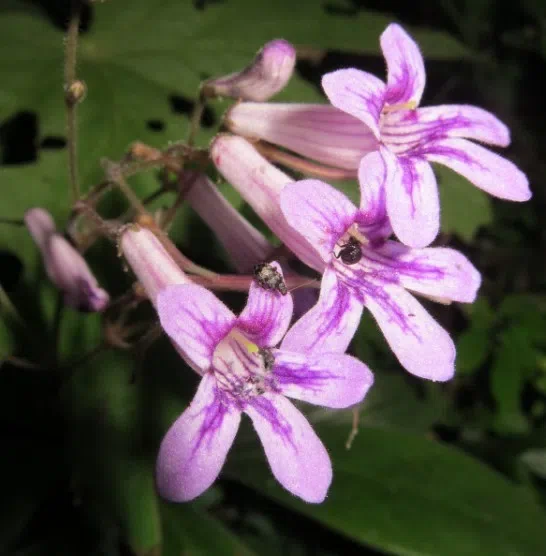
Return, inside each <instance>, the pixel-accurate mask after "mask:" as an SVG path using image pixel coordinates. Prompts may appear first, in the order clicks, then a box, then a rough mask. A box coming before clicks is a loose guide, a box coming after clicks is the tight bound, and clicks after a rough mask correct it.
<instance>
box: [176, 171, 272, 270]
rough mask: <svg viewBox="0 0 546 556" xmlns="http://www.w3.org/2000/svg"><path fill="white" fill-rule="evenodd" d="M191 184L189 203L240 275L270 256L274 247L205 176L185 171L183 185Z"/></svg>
mask: <svg viewBox="0 0 546 556" xmlns="http://www.w3.org/2000/svg"><path fill="white" fill-rule="evenodd" d="M186 184H191V185H190V186H189V189H188V190H187V193H186V196H185V198H186V200H187V201H188V202H189V204H190V205H191V207H192V208H193V209H194V210H195V212H196V213H197V214H198V215H199V216H200V217H201V218H202V219H203V220H204V221H205V223H206V224H207V225H208V226H209V228H210V229H211V230H212V231H213V232H214V233H215V235H216V236H217V237H218V240H219V241H220V242H221V243H222V245H223V247H224V249H225V250H226V252H227V254H228V255H229V256H230V258H231V260H232V261H233V265H234V266H235V268H236V269H237V271H239V272H248V271H249V270H251V269H252V267H253V266H254V265H255V264H256V263H258V262H260V261H263V260H265V259H267V258H268V256H269V255H270V254H271V252H272V250H273V246H272V245H271V244H270V243H269V241H268V240H267V239H266V238H265V237H264V236H263V234H262V233H261V232H259V231H258V230H257V229H256V228H255V227H254V226H253V225H252V224H251V223H250V222H249V221H248V220H247V219H246V218H244V216H243V215H242V214H240V213H239V212H238V211H237V210H235V208H234V207H233V205H231V204H230V203H229V201H227V199H226V198H225V197H224V196H223V195H222V194H221V193H220V192H219V191H218V189H217V188H216V186H215V185H214V184H213V183H212V182H211V181H210V180H209V179H208V178H207V176H205V175H204V174H197V173H195V172H190V171H188V172H184V173H183V174H182V175H181V177H180V186H181V187H182V188H184V187H185V185H186Z"/></svg>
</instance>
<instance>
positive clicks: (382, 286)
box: [280, 152, 481, 380]
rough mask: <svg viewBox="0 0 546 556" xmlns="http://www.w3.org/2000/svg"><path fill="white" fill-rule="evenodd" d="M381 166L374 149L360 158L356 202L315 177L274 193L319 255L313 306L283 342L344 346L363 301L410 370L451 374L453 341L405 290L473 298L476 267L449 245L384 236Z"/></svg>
mask: <svg viewBox="0 0 546 556" xmlns="http://www.w3.org/2000/svg"><path fill="white" fill-rule="evenodd" d="M386 179H387V169H386V168H385V164H384V161H383V158H382V157H381V155H380V154H379V153H377V152H375V153H370V154H369V155H367V156H366V157H365V158H364V159H363V161H362V164H361V165H360V170H359V181H360V187H361V195H362V197H361V203H360V208H357V207H355V206H354V205H353V203H352V202H351V201H350V200H349V199H348V198H347V197H345V195H343V194H342V193H340V192H339V191H337V190H336V189H334V188H333V187H331V186H330V185H328V184H326V183H323V182H321V181H318V180H303V181H298V182H294V183H292V184H289V185H287V186H286V187H285V188H284V189H283V190H282V192H281V194H280V204H281V209H282V212H283V214H284V217H285V219H286V220H287V222H288V223H289V224H290V225H291V226H292V227H293V228H294V229H295V230H297V231H298V232H299V233H300V234H301V235H302V236H303V238H305V239H306V240H307V241H308V242H309V243H310V244H312V245H314V246H315V248H316V249H317V251H318V252H319V253H320V254H321V256H322V259H323V261H324V264H325V266H326V269H325V271H324V275H323V279H322V285H321V291H320V297H319V301H318V303H317V305H316V306H315V307H314V308H313V309H311V310H310V311H309V312H308V313H306V314H305V315H304V316H303V317H302V318H301V319H300V320H299V321H298V322H297V323H296V324H295V325H294V326H293V327H292V329H291V331H290V336H289V337H287V338H286V340H285V341H284V343H283V346H284V347H286V348H287V349H293V347H294V346H298V349H302V350H305V349H310V350H312V349H313V348H314V347H315V345H318V344H320V345H321V346H322V349H325V350H329V351H344V350H345V349H346V348H347V346H348V345H349V342H350V341H351V339H352V337H353V335H354V333H355V330H356V328H357V326H358V323H359V322H360V318H361V315H362V309H363V306H366V307H367V308H368V309H369V310H370V312H371V313H372V315H373V316H374V318H375V319H376V321H377V323H378V325H379V327H380V328H381V330H382V332H383V334H384V335H385V338H386V340H387V342H388V343H389V345H390V347H391V349H392V350H393V352H394V353H395V355H396V356H397V357H398V360H399V361H400V363H401V364H402V365H403V366H404V367H405V368H406V369H407V370H408V371H409V372H410V373H412V374H414V375H416V376H419V377H422V378H427V379H431V380H449V379H450V378H451V377H452V376H453V373H454V371H455V369H454V360H455V346H454V344H453V342H452V340H451V338H450V337H449V334H448V333H447V332H446V331H445V330H444V329H443V328H442V327H441V326H440V325H439V324H438V323H437V322H436V321H435V320H434V319H433V318H432V317H431V316H430V315H429V314H428V313H427V311H425V309H424V308H423V307H422V305H421V304H420V303H419V302H418V301H417V300H416V299H415V298H414V297H413V296H412V295H411V294H410V293H409V292H408V290H410V291H413V292H415V293H418V294H421V295H424V296H425V297H429V298H432V299H433V300H437V301H440V302H444V303H446V302H451V301H461V302H472V301H474V299H475V297H476V292H477V289H478V288H479V286H480V281H481V279H480V274H479V273H478V271H477V270H476V269H475V268H474V267H473V266H472V264H471V263H470V262H469V261H468V259H467V258H466V257H464V256H463V255H462V254H461V253H459V252H457V251H455V250H453V249H448V248H440V247H429V248H424V249H413V248H410V247H407V246H405V245H402V244H400V243H398V242H395V241H392V240H388V239H387V238H388V237H389V236H390V234H391V232H392V230H391V228H390V224H389V220H388V218H387V212H386V201H385V192H386V188H385V180H386Z"/></svg>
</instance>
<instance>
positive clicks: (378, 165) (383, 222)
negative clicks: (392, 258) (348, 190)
mask: <svg viewBox="0 0 546 556" xmlns="http://www.w3.org/2000/svg"><path fill="white" fill-rule="evenodd" d="M358 181H359V184H360V211H359V214H358V216H357V222H358V225H359V228H360V231H361V232H362V233H363V234H364V235H365V236H366V238H367V239H369V240H370V241H373V240H374V239H381V238H386V237H389V236H390V235H391V234H392V228H391V224H390V221H389V219H388V218H387V202H386V181H387V169H386V167H385V162H384V161H383V157H382V156H381V154H380V153H379V152H374V153H370V154H368V155H366V156H365V157H364V158H363V159H362V161H361V162H360V167H359V169H358Z"/></svg>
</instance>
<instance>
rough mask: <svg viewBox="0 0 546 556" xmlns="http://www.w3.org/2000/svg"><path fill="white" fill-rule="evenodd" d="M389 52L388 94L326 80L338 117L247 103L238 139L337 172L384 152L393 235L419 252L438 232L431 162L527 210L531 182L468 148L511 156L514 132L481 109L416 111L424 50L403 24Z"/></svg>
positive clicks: (366, 80)
mask: <svg viewBox="0 0 546 556" xmlns="http://www.w3.org/2000/svg"><path fill="white" fill-rule="evenodd" d="M381 48H382V50H383V54H384V56H385V59H386V62H387V69H388V77H387V83H386V84H385V83H384V82H383V81H381V80H380V79H378V78H377V77H375V76H374V75H372V74H369V73H366V72H363V71H360V70H357V69H342V70H338V71H334V72H332V73H328V74H326V75H325V76H324V77H323V79H322V87H323V89H324V91H325V93H326V96H327V97H328V99H329V100H330V102H331V103H332V105H333V107H327V106H320V105H305V104H299V105H298V104H296V105H286V104H266V103H264V104H260V103H240V104H239V105H237V106H235V107H233V108H232V109H231V110H230V111H229V113H228V114H227V116H226V123H227V125H228V127H230V129H231V130H233V131H234V132H236V133H239V134H243V135H247V136H250V137H256V138H261V139H265V140H267V141H270V142H272V143H277V144H279V145H282V146H284V147H286V148H288V149H291V150H293V151H295V152H297V153H300V154H302V155H304V156H307V157H310V158H314V159H315V160H318V161H320V162H323V163H325V164H329V165H332V166H335V167H339V168H345V169H355V170H356V168H357V167H358V165H359V163H360V164H361V163H362V162H361V158H362V156H364V155H365V154H367V153H369V152H373V151H376V150H379V151H380V152H381V155H382V156H383V158H384V160H385V163H386V167H387V179H386V188H387V192H386V203H387V212H388V215H389V218H390V220H391V223H392V227H393V229H394V232H395V233H396V235H397V236H398V238H399V239H400V240H401V241H402V242H403V243H405V244H407V245H410V246H412V247H424V246H426V245H428V244H429V243H430V242H431V241H432V240H433V239H434V238H435V237H436V235H437V233H438V229H439V213H440V208H439V199H438V190H437V185H436V179H435V177H434V173H433V171H432V168H431V166H430V162H438V163H440V164H444V165H445V166H448V167H449V168H451V169H452V170H454V171H455V172H458V173H459V174H461V175H462V176H464V177H465V178H467V179H468V180H469V181H471V182H472V183H473V184H474V185H476V186H477V187H479V188H481V189H483V190H484V191H486V192H487V193H489V194H491V195H494V196H496V197H500V198H501V199H508V200H511V201H526V200H528V199H529V198H530V197H531V192H530V190H529V184H528V180H527V177H526V176H525V174H523V173H522V172H521V171H520V170H519V169H518V168H517V167H516V166H515V165H514V164H512V163H511V162H509V161H508V160H506V159H504V158H502V157H501V156H499V155H497V154H495V153H493V152H492V151H490V150H488V149H485V148H484V147H482V146H480V145H478V144H476V143H474V142H472V141H468V139H472V140H475V141H479V142H481V143H487V144H490V145H495V146H501V147H505V146H507V145H508V144H509V143H510V134H509V131H508V129H507V128H506V126H505V125H504V124H503V123H502V122H500V121H499V120H498V119H497V118H496V117H495V116H493V115H492V114H491V113H489V112H487V111H485V110H482V109H481V108H477V107H475V106H469V105H441V106H433V107H426V108H417V106H418V105H419V102H420V101H421V96H422V94H423V89H424V86H425V69H424V63H423V58H422V56H421V53H420V52H419V48H418V47H417V45H416V44H415V42H414V41H413V40H412V39H411V37H410V36H409V35H408V34H407V33H406V32H405V31H404V30H403V29H402V28H401V27H400V26H399V25H397V24H391V25H389V26H388V27H387V29H386V30H385V31H384V33H383V34H382V36H381ZM336 109H338V110H336ZM340 111H341V112H340Z"/></svg>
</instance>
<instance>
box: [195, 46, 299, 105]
mask: <svg viewBox="0 0 546 556" xmlns="http://www.w3.org/2000/svg"><path fill="white" fill-rule="evenodd" d="M295 65H296V50H295V48H294V47H293V46H292V45H291V44H290V43H289V42H287V41H285V40H282V39H277V40H274V41H271V42H268V43H267V44H265V45H264V47H263V48H262V49H261V50H260V51H259V52H258V54H257V55H256V57H255V58H254V60H253V61H252V63H251V64H250V65H249V66H247V67H246V68H245V69H243V70H241V71H239V72H236V73H232V74H230V75H227V76H225V77H219V78H217V79H210V80H209V81H206V82H205V84H204V85H203V94H204V95H205V96H225V97H231V98H237V99H243V100H253V101H264V100H268V99H269V98H271V97H272V96H273V95H276V94H277V93H278V92H279V91H281V90H282V89H283V88H284V87H285V86H286V84H287V83H288V81H289V80H290V77H292V73H293V72H294V67H295Z"/></svg>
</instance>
